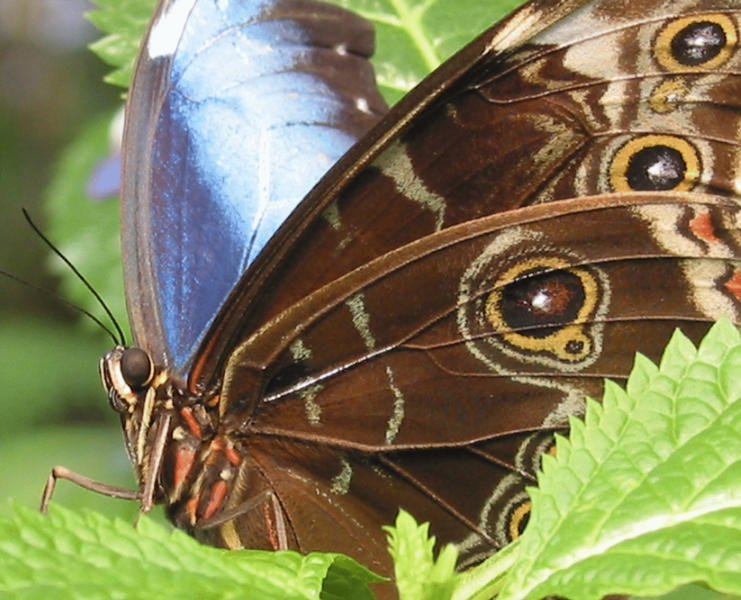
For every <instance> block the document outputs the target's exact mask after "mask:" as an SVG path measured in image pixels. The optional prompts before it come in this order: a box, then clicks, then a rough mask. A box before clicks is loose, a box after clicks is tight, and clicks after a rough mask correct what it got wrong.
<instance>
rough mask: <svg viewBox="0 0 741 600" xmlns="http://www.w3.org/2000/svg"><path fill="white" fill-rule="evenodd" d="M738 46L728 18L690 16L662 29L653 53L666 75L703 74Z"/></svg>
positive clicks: (734, 27)
mask: <svg viewBox="0 0 741 600" xmlns="http://www.w3.org/2000/svg"><path fill="white" fill-rule="evenodd" d="M737 44H738V33H737V31H736V26H735V25H734V23H733V20H732V19H730V18H729V17H728V16H727V15H723V14H707V15H693V16H691V17H685V18H683V19H677V20H675V21H672V22H670V23H668V24H667V25H666V26H665V27H664V28H663V29H661V31H659V34H658V35H657V36H656V41H655V45H654V51H655V56H656V60H657V61H658V62H659V64H660V65H661V66H662V67H664V68H665V69H667V70H669V71H692V70H702V71H705V70H707V69H713V68H717V67H719V66H720V65H722V64H723V63H725V62H726V61H727V60H728V59H729V58H730V57H731V55H732V54H733V52H734V51H735V49H736V45H737Z"/></svg>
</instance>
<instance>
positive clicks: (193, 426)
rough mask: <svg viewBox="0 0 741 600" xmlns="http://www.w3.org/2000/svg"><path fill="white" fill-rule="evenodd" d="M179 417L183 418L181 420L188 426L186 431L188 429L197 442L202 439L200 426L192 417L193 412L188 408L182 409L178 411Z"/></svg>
mask: <svg viewBox="0 0 741 600" xmlns="http://www.w3.org/2000/svg"><path fill="white" fill-rule="evenodd" d="M180 415H181V416H182V417H183V420H184V421H185V424H186V425H187V426H188V429H190V432H191V433H192V434H193V435H194V436H196V437H197V438H198V439H199V440H200V439H202V438H203V433H202V432H201V426H200V425H199V424H198V421H196V418H195V417H194V416H193V411H192V410H190V409H189V408H188V407H184V408H181V409H180Z"/></svg>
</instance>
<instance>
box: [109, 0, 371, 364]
mask: <svg viewBox="0 0 741 600" xmlns="http://www.w3.org/2000/svg"><path fill="white" fill-rule="evenodd" d="M372 48H373V31H372V28H371V27H370V25H369V24H368V23H367V22H366V21H364V20H362V19H360V18H358V17H355V16H354V15H352V14H351V13H348V12H346V11H343V10H341V9H339V8H336V7H333V6H331V5H327V4H323V3H317V2H302V1H300V0H271V1H270V2H212V1H210V0H166V1H163V2H162V3H161V4H160V5H159V8H158V10H157V13H156V14H155V16H154V18H153V20H152V24H151V26H150V28H149V32H148V34H147V37H146V39H145V41H144V44H143V47H142V52H141V55H140V57H139V61H138V66H137V72H136V76H135V79H134V84H133V87H132V90H131V95H130V99H129V104H128V111H127V121H126V122H127V127H126V133H125V138H126V141H125V144H124V147H125V166H124V174H125V177H124V186H123V250H124V267H125V271H126V289H127V295H128V302H127V304H128V307H129V312H130V313H131V318H132V323H133V328H134V332H135V337H136V341H137V343H138V344H139V345H141V346H142V347H145V348H146V349H147V350H148V351H149V352H151V353H152V355H153V356H154V357H155V358H156V359H157V361H159V362H164V364H167V365H168V366H169V367H170V369H171V372H172V374H173V375H177V376H178V377H180V378H183V377H185V376H186V375H187V373H188V370H189V367H190V364H191V362H192V360H193V358H194V353H195V351H196V350H197V347H198V345H199V344H200V343H201V342H202V341H203V339H204V336H205V334H206V332H207V330H208V328H209V325H210V324H211V322H212V321H213V319H214V317H215V315H216V314H217V312H218V311H219V309H220V308H221V306H222V304H223V302H224V300H225V298H226V297H227V296H228V295H229V293H230V292H231V290H232V288H233V287H234V286H235V284H236V282H237V281H238V279H239V277H240V275H241V274H242V272H243V271H244V270H245V268H246V267H247V265H249V264H250V263H251V262H253V260H254V259H255V256H256V255H257V254H258V253H259V251H260V249H261V248H262V247H263V246H264V245H265V243H266V242H267V240H268V239H269V238H270V236H271V235H272V234H273V232H274V231H275V229H277V227H278V226H279V225H280V223H281V222H282V221H283V220H284V219H285V217H286V216H287V215H288V214H289V213H290V212H291V210H292V209H293V208H294V206H295V205H296V204H297V203H298V201H299V200H301V198H302V197H303V196H304V195H305V194H306V193H307V192H308V191H309V190H310V189H311V187H312V186H313V185H314V184H315V183H316V181H317V180H318V179H319V177H320V176H321V175H322V174H323V173H324V172H325V171H326V170H327V169H328V168H329V167H330V166H331V165H332V163H333V162H334V161H335V160H336V159H337V158H339V157H340V156H341V155H342V154H343V153H344V152H345V150H347V148H349V147H350V146H351V145H352V144H353V143H354V142H355V141H356V140H357V138H358V137H359V136H360V135H361V134H362V133H363V132H365V130H366V129H367V128H368V127H369V126H370V125H371V124H372V123H374V122H375V121H376V120H377V118H378V116H379V115H380V114H381V113H382V112H384V111H385V104H384V103H383V100H382V99H381V98H380V96H379V95H378V92H377V91H376V89H375V83H374V79H373V72H372V69H371V67H370V64H369V63H368V62H367V60H366V59H367V57H368V56H369V55H370V53H371V52H372Z"/></svg>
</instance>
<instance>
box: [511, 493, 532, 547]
mask: <svg viewBox="0 0 741 600" xmlns="http://www.w3.org/2000/svg"><path fill="white" fill-rule="evenodd" d="M531 506H532V504H531V502H530V500H525V501H523V502H521V503H520V504H518V505H517V506H514V507H512V508H511V512H510V515H509V527H508V531H507V533H508V535H509V539H510V540H512V541H514V540H516V539H517V538H518V537H520V536H521V535H522V534H523V532H524V531H525V527H526V526H527V523H528V521H529V520H530V509H531Z"/></svg>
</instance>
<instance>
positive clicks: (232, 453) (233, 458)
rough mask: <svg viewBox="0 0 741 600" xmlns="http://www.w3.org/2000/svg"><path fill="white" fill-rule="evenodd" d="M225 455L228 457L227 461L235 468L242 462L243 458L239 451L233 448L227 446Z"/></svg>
mask: <svg viewBox="0 0 741 600" xmlns="http://www.w3.org/2000/svg"><path fill="white" fill-rule="evenodd" d="M224 455H225V456H226V459H227V460H228V461H229V462H230V463H232V464H233V465H235V466H236V465H238V464H239V463H240V461H241V460H242V457H241V456H239V454H237V451H236V450H235V449H234V448H232V447H231V446H227V447H226V448H224Z"/></svg>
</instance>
